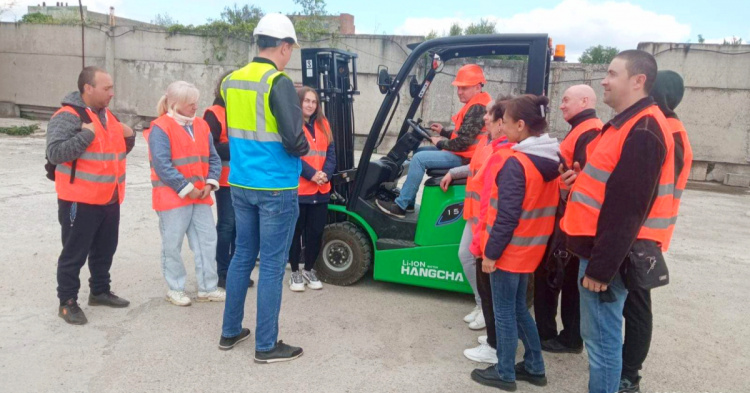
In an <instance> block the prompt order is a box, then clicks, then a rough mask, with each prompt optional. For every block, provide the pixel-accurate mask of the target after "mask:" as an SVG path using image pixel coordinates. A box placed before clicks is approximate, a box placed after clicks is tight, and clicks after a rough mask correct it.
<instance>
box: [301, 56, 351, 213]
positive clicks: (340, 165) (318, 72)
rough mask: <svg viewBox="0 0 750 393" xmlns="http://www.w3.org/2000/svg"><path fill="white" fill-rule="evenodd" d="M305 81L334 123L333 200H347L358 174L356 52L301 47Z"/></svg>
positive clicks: (338, 202) (342, 202) (336, 202)
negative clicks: (355, 138) (355, 121)
mask: <svg viewBox="0 0 750 393" xmlns="http://www.w3.org/2000/svg"><path fill="white" fill-rule="evenodd" d="M302 84H303V85H305V86H307V87H310V88H313V89H315V90H316V91H317V92H318V94H319V95H320V101H321V102H320V105H322V108H323V113H324V114H325V116H326V118H328V122H329V123H330V125H331V133H332V135H333V143H334V145H335V151H336V174H335V175H334V176H333V179H331V180H332V184H333V192H332V195H331V202H332V203H335V204H344V203H346V202H347V201H348V200H349V198H350V197H351V191H352V185H353V183H352V181H353V180H354V178H355V172H356V169H355V162H354V105H353V104H354V96H355V95H358V94H359V91H358V90H357V54H355V53H351V52H346V51H342V50H339V49H332V48H311V49H302Z"/></svg>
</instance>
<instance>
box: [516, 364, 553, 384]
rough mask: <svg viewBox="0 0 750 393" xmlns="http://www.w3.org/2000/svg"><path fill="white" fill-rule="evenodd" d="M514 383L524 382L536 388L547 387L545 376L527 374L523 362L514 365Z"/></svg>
mask: <svg viewBox="0 0 750 393" xmlns="http://www.w3.org/2000/svg"><path fill="white" fill-rule="evenodd" d="M516 381H526V382H528V383H530V384H532V385H536V386H547V376H545V375H544V374H532V373H530V372H528V371H527V370H526V364H525V363H524V362H521V363H518V364H516Z"/></svg>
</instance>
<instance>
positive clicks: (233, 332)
mask: <svg viewBox="0 0 750 393" xmlns="http://www.w3.org/2000/svg"><path fill="white" fill-rule="evenodd" d="M253 35H254V37H255V39H256V43H257V45H258V49H259V53H258V57H255V58H254V59H253V61H252V62H250V63H249V64H248V65H246V66H245V67H243V68H241V69H239V70H237V71H234V72H233V73H232V74H230V75H229V76H227V77H226V78H225V79H224V82H223V83H222V86H221V90H222V91H221V95H222V98H224V101H225V102H226V111H227V115H226V116H227V136H228V137H229V152H230V156H231V160H230V161H229V162H230V171H229V185H230V186H231V193H232V204H233V206H234V211H235V217H236V224H237V238H236V246H235V247H236V248H235V252H234V257H233V258H232V261H231V262H230V264H229V271H228V272H227V282H226V285H227V286H226V293H227V297H226V303H225V306H224V324H223V327H222V334H221V339H220V341H219V348H220V349H222V350H228V349H232V348H233V347H234V346H235V345H236V344H237V343H239V342H240V341H243V340H245V339H247V338H248V337H249V336H250V329H248V328H243V327H242V319H243V316H244V310H245V296H246V295H247V287H248V283H249V280H250V273H252V271H253V268H254V267H255V260H256V258H257V257H258V254H260V260H261V262H262V263H261V265H260V274H259V276H260V277H259V279H258V302H257V319H256V332H255V361H256V362H257V363H275V362H283V361H289V360H293V359H296V358H298V357H300V356H301V355H302V348H299V347H293V346H291V345H287V344H285V343H284V342H282V341H277V340H278V335H279V311H280V309H281V291H282V287H283V284H282V282H283V279H284V271H285V268H286V262H287V260H288V257H289V247H290V244H291V241H292V235H293V233H294V226H295V223H296V221H297V216H298V215H299V205H298V202H297V188H298V186H299V176H300V173H301V172H302V163H301V160H300V157H301V156H304V155H305V154H307V152H308V151H309V149H310V147H309V145H308V143H307V139H306V138H305V135H304V133H303V129H302V110H301V109H300V105H299V98H298V97H297V92H296V90H295V88H294V84H293V83H292V80H291V78H289V76H287V74H285V73H284V72H283V70H284V67H286V65H287V63H288V62H289V59H290V58H291V56H292V51H293V50H294V48H299V45H298V44H297V34H296V33H295V31H294V25H293V24H292V21H291V20H289V18H287V17H286V16H284V15H281V14H269V15H266V16H264V17H263V18H262V19H261V20H260V21H259V22H258V26H257V27H256V28H255V31H253Z"/></svg>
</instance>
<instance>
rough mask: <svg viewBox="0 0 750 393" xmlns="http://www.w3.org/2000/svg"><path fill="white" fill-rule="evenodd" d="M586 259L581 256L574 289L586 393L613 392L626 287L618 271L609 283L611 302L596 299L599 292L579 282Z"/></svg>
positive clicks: (617, 375)
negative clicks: (585, 362)
mask: <svg viewBox="0 0 750 393" xmlns="http://www.w3.org/2000/svg"><path fill="white" fill-rule="evenodd" d="M588 265H589V261H588V260H587V259H583V258H581V262H580V265H579V268H578V291H579V292H580V299H581V338H583V342H584V343H585V344H586V352H588V354H589V393H613V392H616V391H617V389H618V387H619V383H620V372H621V371H622V309H623V307H624V305H625V299H626V298H627V296H628V290H627V289H625V285H624V284H623V282H622V278H621V277H620V273H617V275H616V276H615V278H614V280H612V282H611V283H610V284H609V288H610V291H612V293H613V295H614V296H615V301H614V302H612V303H604V302H602V301H600V300H599V294H598V293H595V292H591V291H589V290H588V289H585V288H583V287H582V286H581V279H582V278H583V276H584V275H585V273H586V267H588Z"/></svg>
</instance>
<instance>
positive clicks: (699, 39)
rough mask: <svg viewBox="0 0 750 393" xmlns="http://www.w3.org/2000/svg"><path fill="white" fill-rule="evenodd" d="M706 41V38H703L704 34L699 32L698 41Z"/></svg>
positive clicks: (700, 42)
mask: <svg viewBox="0 0 750 393" xmlns="http://www.w3.org/2000/svg"><path fill="white" fill-rule="evenodd" d="M704 42H706V39H705V38H703V34H698V43H699V44H702V43H704Z"/></svg>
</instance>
